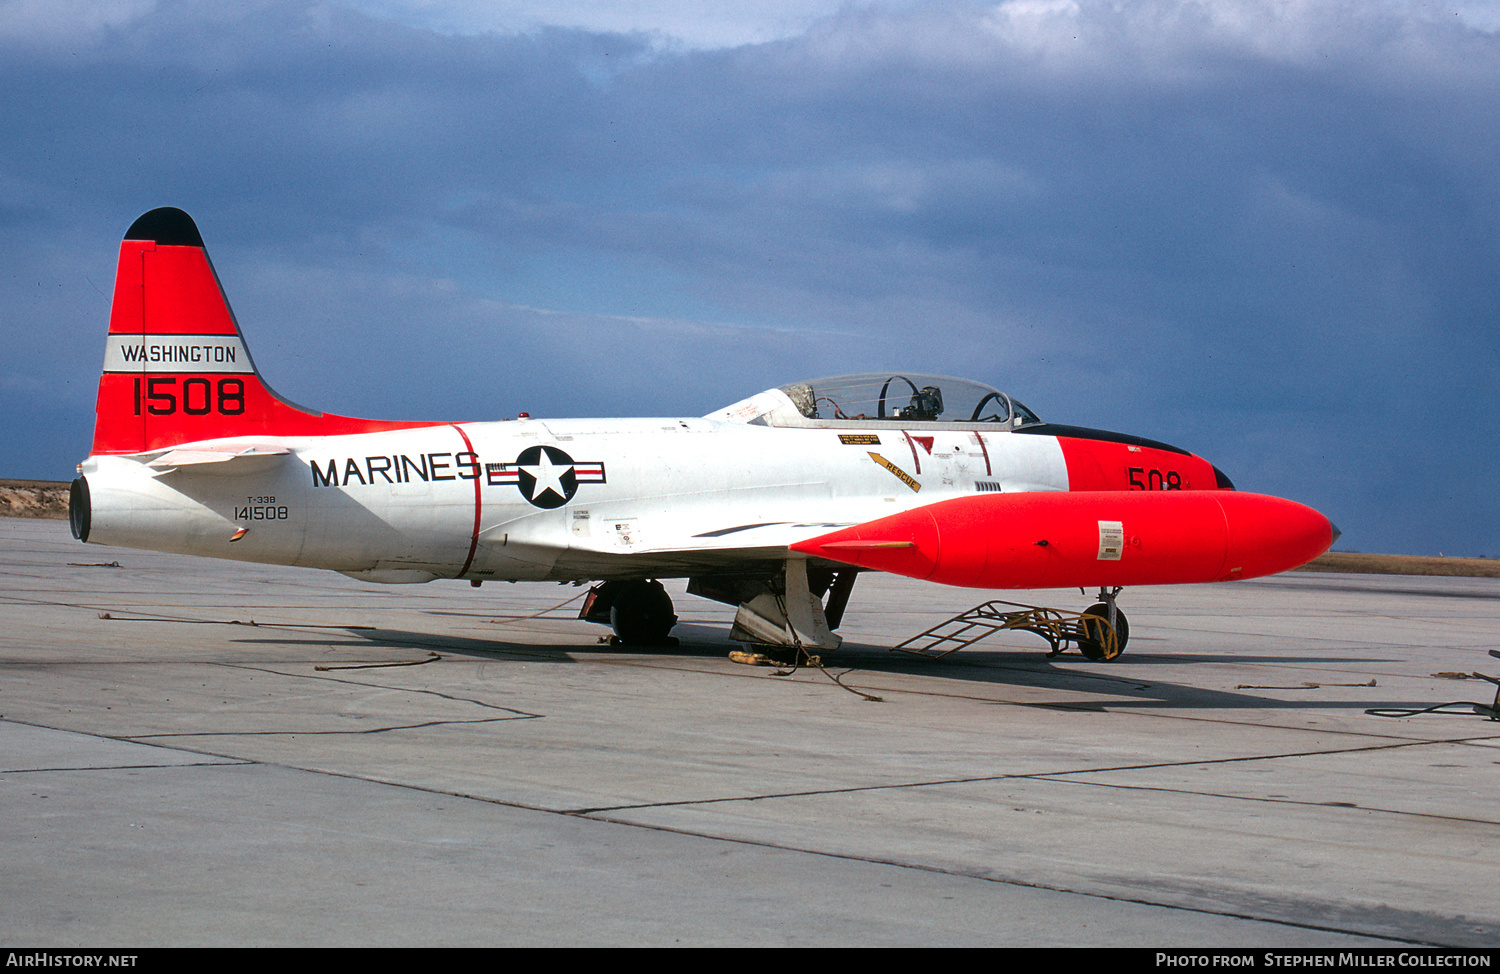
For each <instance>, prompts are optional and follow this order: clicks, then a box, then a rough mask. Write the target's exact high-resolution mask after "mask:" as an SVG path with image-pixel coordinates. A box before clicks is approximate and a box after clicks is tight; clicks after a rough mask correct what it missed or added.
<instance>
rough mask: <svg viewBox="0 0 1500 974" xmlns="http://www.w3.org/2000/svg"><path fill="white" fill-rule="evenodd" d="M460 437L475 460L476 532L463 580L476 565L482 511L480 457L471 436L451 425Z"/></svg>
mask: <svg viewBox="0 0 1500 974" xmlns="http://www.w3.org/2000/svg"><path fill="white" fill-rule="evenodd" d="M450 425H451V426H452V427H453V428H454V429H455V430H457V431H458V435H459V436H461V437H463V439H464V446H465V447H466V448H468V451H469V456H471V457H473V458H474V532H473V533H472V534H471V535H469V557H467V558H465V559H464V567H462V568H460V569H459V570H458V577H459V578H463V577H464V575H465V574H467V573H468V571H469V566H470V565H472V564H474V552H475V551H476V550H477V549H478V548H479V514H480V511H481V510H482V508H481V506H480V505H481V502H480V497H479V456H478V454H476V453H475V452H474V444H473V443H471V442H469V434H468V433H465V432H464V431H463V429H462V428H461V427H460V426H459V425H458V424H457V423H452V424H450Z"/></svg>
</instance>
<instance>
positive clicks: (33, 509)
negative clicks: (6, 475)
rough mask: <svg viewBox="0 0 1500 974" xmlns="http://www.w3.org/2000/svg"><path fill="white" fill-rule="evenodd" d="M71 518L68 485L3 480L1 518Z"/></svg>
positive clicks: (0, 504)
mask: <svg viewBox="0 0 1500 974" xmlns="http://www.w3.org/2000/svg"><path fill="white" fill-rule="evenodd" d="M67 516H68V485H67V484H64V483H58V482H57V481H53V480H5V479H3V478H0V517H45V518H56V519H62V518H66V517H67Z"/></svg>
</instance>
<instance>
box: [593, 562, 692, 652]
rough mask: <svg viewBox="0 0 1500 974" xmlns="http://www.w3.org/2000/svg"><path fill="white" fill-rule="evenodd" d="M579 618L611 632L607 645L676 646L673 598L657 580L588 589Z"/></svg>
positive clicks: (643, 579)
mask: <svg viewBox="0 0 1500 974" xmlns="http://www.w3.org/2000/svg"><path fill="white" fill-rule="evenodd" d="M578 618H580V619H584V620H586V621H588V622H598V623H602V624H604V625H607V626H609V627H610V628H612V629H614V631H615V635H614V638H613V639H611V640H610V641H611V642H613V643H616V644H619V645H625V646H676V645H677V640H676V639H674V638H673V637H672V636H670V635H669V633H670V632H671V631H672V627H673V626H675V625H677V615H676V613H674V612H673V611H672V597H671V596H670V595H668V594H667V590H666V589H665V588H663V587H662V584H661V582H658V581H657V580H656V579H654V578H653V579H646V578H639V579H634V580H632V581H628V582H601V583H600V584H598V585H595V586H594V587H593V588H591V589H589V594H588V597H587V598H585V599H584V600H583V609H582V610H581V611H580V612H579V613H578Z"/></svg>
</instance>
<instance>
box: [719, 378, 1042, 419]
mask: <svg viewBox="0 0 1500 974" xmlns="http://www.w3.org/2000/svg"><path fill="white" fill-rule="evenodd" d="M708 418H709V419H718V420H725V421H730V422H740V423H753V424H756V425H759V426H803V427H823V428H835V427H836V428H840V429H847V428H863V427H880V426H886V425H890V424H893V423H897V424H901V425H903V426H906V425H912V424H917V423H922V424H929V423H931V424H941V425H945V426H953V425H963V424H968V423H979V424H984V427H985V428H987V429H996V428H997V427H998V428H999V429H1015V428H1016V427H1018V426H1027V425H1030V424H1033V423H1040V422H1041V420H1040V419H1038V418H1037V415H1036V413H1033V412H1032V411H1031V410H1029V409H1027V408H1026V407H1025V406H1023V405H1022V404H1021V403H1019V402H1017V401H1016V400H1014V399H1012V398H1011V397H1010V396H1007V395H1006V394H1005V393H1003V392H1000V391H999V390H997V389H991V388H990V387H989V386H986V385H982V384H980V383H978V382H970V381H969V380H967V379H955V378H953V377H951V376H946V375H924V374H922V373H918V372H904V373H902V372H895V373H892V372H861V373H857V374H854V375H835V376H829V377H827V378H823V379H809V380H807V381H806V382H792V383H788V384H787V385H784V386H781V387H780V388H777V389H768V390H766V391H765V392H762V393H758V394H757V395H754V396H751V397H750V398H749V399H744V400H741V401H740V402H737V403H735V404H734V405H732V406H728V407H726V408H724V409H722V410H720V411H719V412H716V413H713V414H712V415H710V416H709V417H708Z"/></svg>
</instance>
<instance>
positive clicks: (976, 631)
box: [891, 587, 1130, 662]
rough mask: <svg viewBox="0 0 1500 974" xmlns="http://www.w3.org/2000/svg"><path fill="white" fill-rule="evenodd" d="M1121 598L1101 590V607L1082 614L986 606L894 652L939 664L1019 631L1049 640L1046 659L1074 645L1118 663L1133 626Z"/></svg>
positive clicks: (1019, 606) (1019, 605) (1012, 604)
mask: <svg viewBox="0 0 1500 974" xmlns="http://www.w3.org/2000/svg"><path fill="white" fill-rule="evenodd" d="M1119 594H1120V589H1119V588H1118V587H1115V588H1101V589H1099V596H1098V597H1099V600H1100V601H1099V602H1098V603H1097V604H1095V605H1091V606H1089V607H1088V608H1087V609H1085V610H1084V611H1082V612H1078V613H1073V612H1063V611H1060V610H1058V609H1046V608H1042V607H1041V606H1037V605H1023V604H1022V603H1020V602H1002V601H998V600H997V601H993V602H986V603H984V604H983V605H976V606H975V607H974V608H972V609H970V610H969V611H967V612H964V613H962V614H960V615H956V616H954V617H953V618H951V619H948V620H946V621H944V622H940V623H938V624H937V625H935V626H933V627H932V628H931V629H929V630H927V631H926V632H924V633H921V634H919V635H916V636H913V637H911V638H910V639H908V640H906V642H904V643H900V644H898V645H896V646H893V647H891V648H892V649H896V650H900V651H901V652H903V653H914V654H916V655H918V656H929V657H933V658H939V657H943V656H947V655H948V654H949V653H956V652H958V651H959V650H960V649H963V648H965V647H966V646H972V645H974V644H975V643H977V642H979V640H981V639H983V638H984V637H986V636H988V635H990V634H991V633H995V632H1000V631H1003V630H1006V629H1016V630H1020V631H1022V632H1032V633H1036V634H1037V635H1038V636H1041V637H1042V638H1043V639H1045V640H1047V643H1048V645H1050V646H1051V647H1052V649H1051V651H1050V652H1049V653H1047V656H1048V658H1051V657H1053V656H1058V655H1061V654H1062V653H1063V652H1065V651H1066V650H1067V648H1068V645H1069V644H1072V645H1075V646H1077V647H1078V651H1079V652H1080V653H1082V654H1083V655H1084V656H1085V657H1086V658H1088V659H1091V660H1095V661H1099V662H1108V661H1110V660H1114V659H1118V658H1119V655H1120V653H1121V652H1123V651H1124V649H1125V643H1126V642H1127V641H1128V640H1129V639H1130V621H1129V620H1128V619H1126V618H1125V613H1124V612H1121V611H1120V609H1119V608H1118V607H1117V606H1116V605H1115V596H1117V595H1119Z"/></svg>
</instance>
